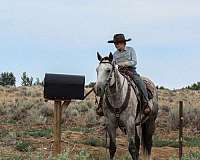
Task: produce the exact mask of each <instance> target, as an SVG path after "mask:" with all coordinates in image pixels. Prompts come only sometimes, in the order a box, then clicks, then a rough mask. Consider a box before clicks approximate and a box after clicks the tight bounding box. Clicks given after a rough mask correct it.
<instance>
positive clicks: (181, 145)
mask: <svg viewBox="0 0 200 160" xmlns="http://www.w3.org/2000/svg"><path fill="white" fill-rule="evenodd" d="M182 156H183V101H180V102H179V160H181V159H182Z"/></svg>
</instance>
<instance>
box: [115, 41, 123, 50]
mask: <svg viewBox="0 0 200 160" xmlns="http://www.w3.org/2000/svg"><path fill="white" fill-rule="evenodd" d="M115 47H116V48H117V50H119V51H123V50H124V49H125V43H124V42H116V43H115Z"/></svg>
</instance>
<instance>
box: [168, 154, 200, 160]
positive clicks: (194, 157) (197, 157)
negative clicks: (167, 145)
mask: <svg viewBox="0 0 200 160" xmlns="http://www.w3.org/2000/svg"><path fill="white" fill-rule="evenodd" d="M170 160H178V158H176V157H172V158H170ZM182 160H200V152H191V153H189V154H186V155H184V156H183V157H182Z"/></svg>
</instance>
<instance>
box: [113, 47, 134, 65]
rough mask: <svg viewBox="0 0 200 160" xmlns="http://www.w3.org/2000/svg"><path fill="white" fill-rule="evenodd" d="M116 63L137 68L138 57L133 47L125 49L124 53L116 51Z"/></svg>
mask: <svg viewBox="0 0 200 160" xmlns="http://www.w3.org/2000/svg"><path fill="white" fill-rule="evenodd" d="M113 58H114V61H115V62H116V64H118V65H122V66H129V67H134V68H135V67H136V65H137V57H136V53H135V50H134V49H133V48H132V47H128V46H126V47H125V50H124V51H123V52H120V51H118V50H117V51H115V53H114V54H113Z"/></svg>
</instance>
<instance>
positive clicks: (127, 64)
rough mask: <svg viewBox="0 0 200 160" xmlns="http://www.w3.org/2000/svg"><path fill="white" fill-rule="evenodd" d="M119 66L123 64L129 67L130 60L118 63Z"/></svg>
mask: <svg viewBox="0 0 200 160" xmlns="http://www.w3.org/2000/svg"><path fill="white" fill-rule="evenodd" d="M118 65H119V66H122V67H128V66H129V62H120V63H118Z"/></svg>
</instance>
